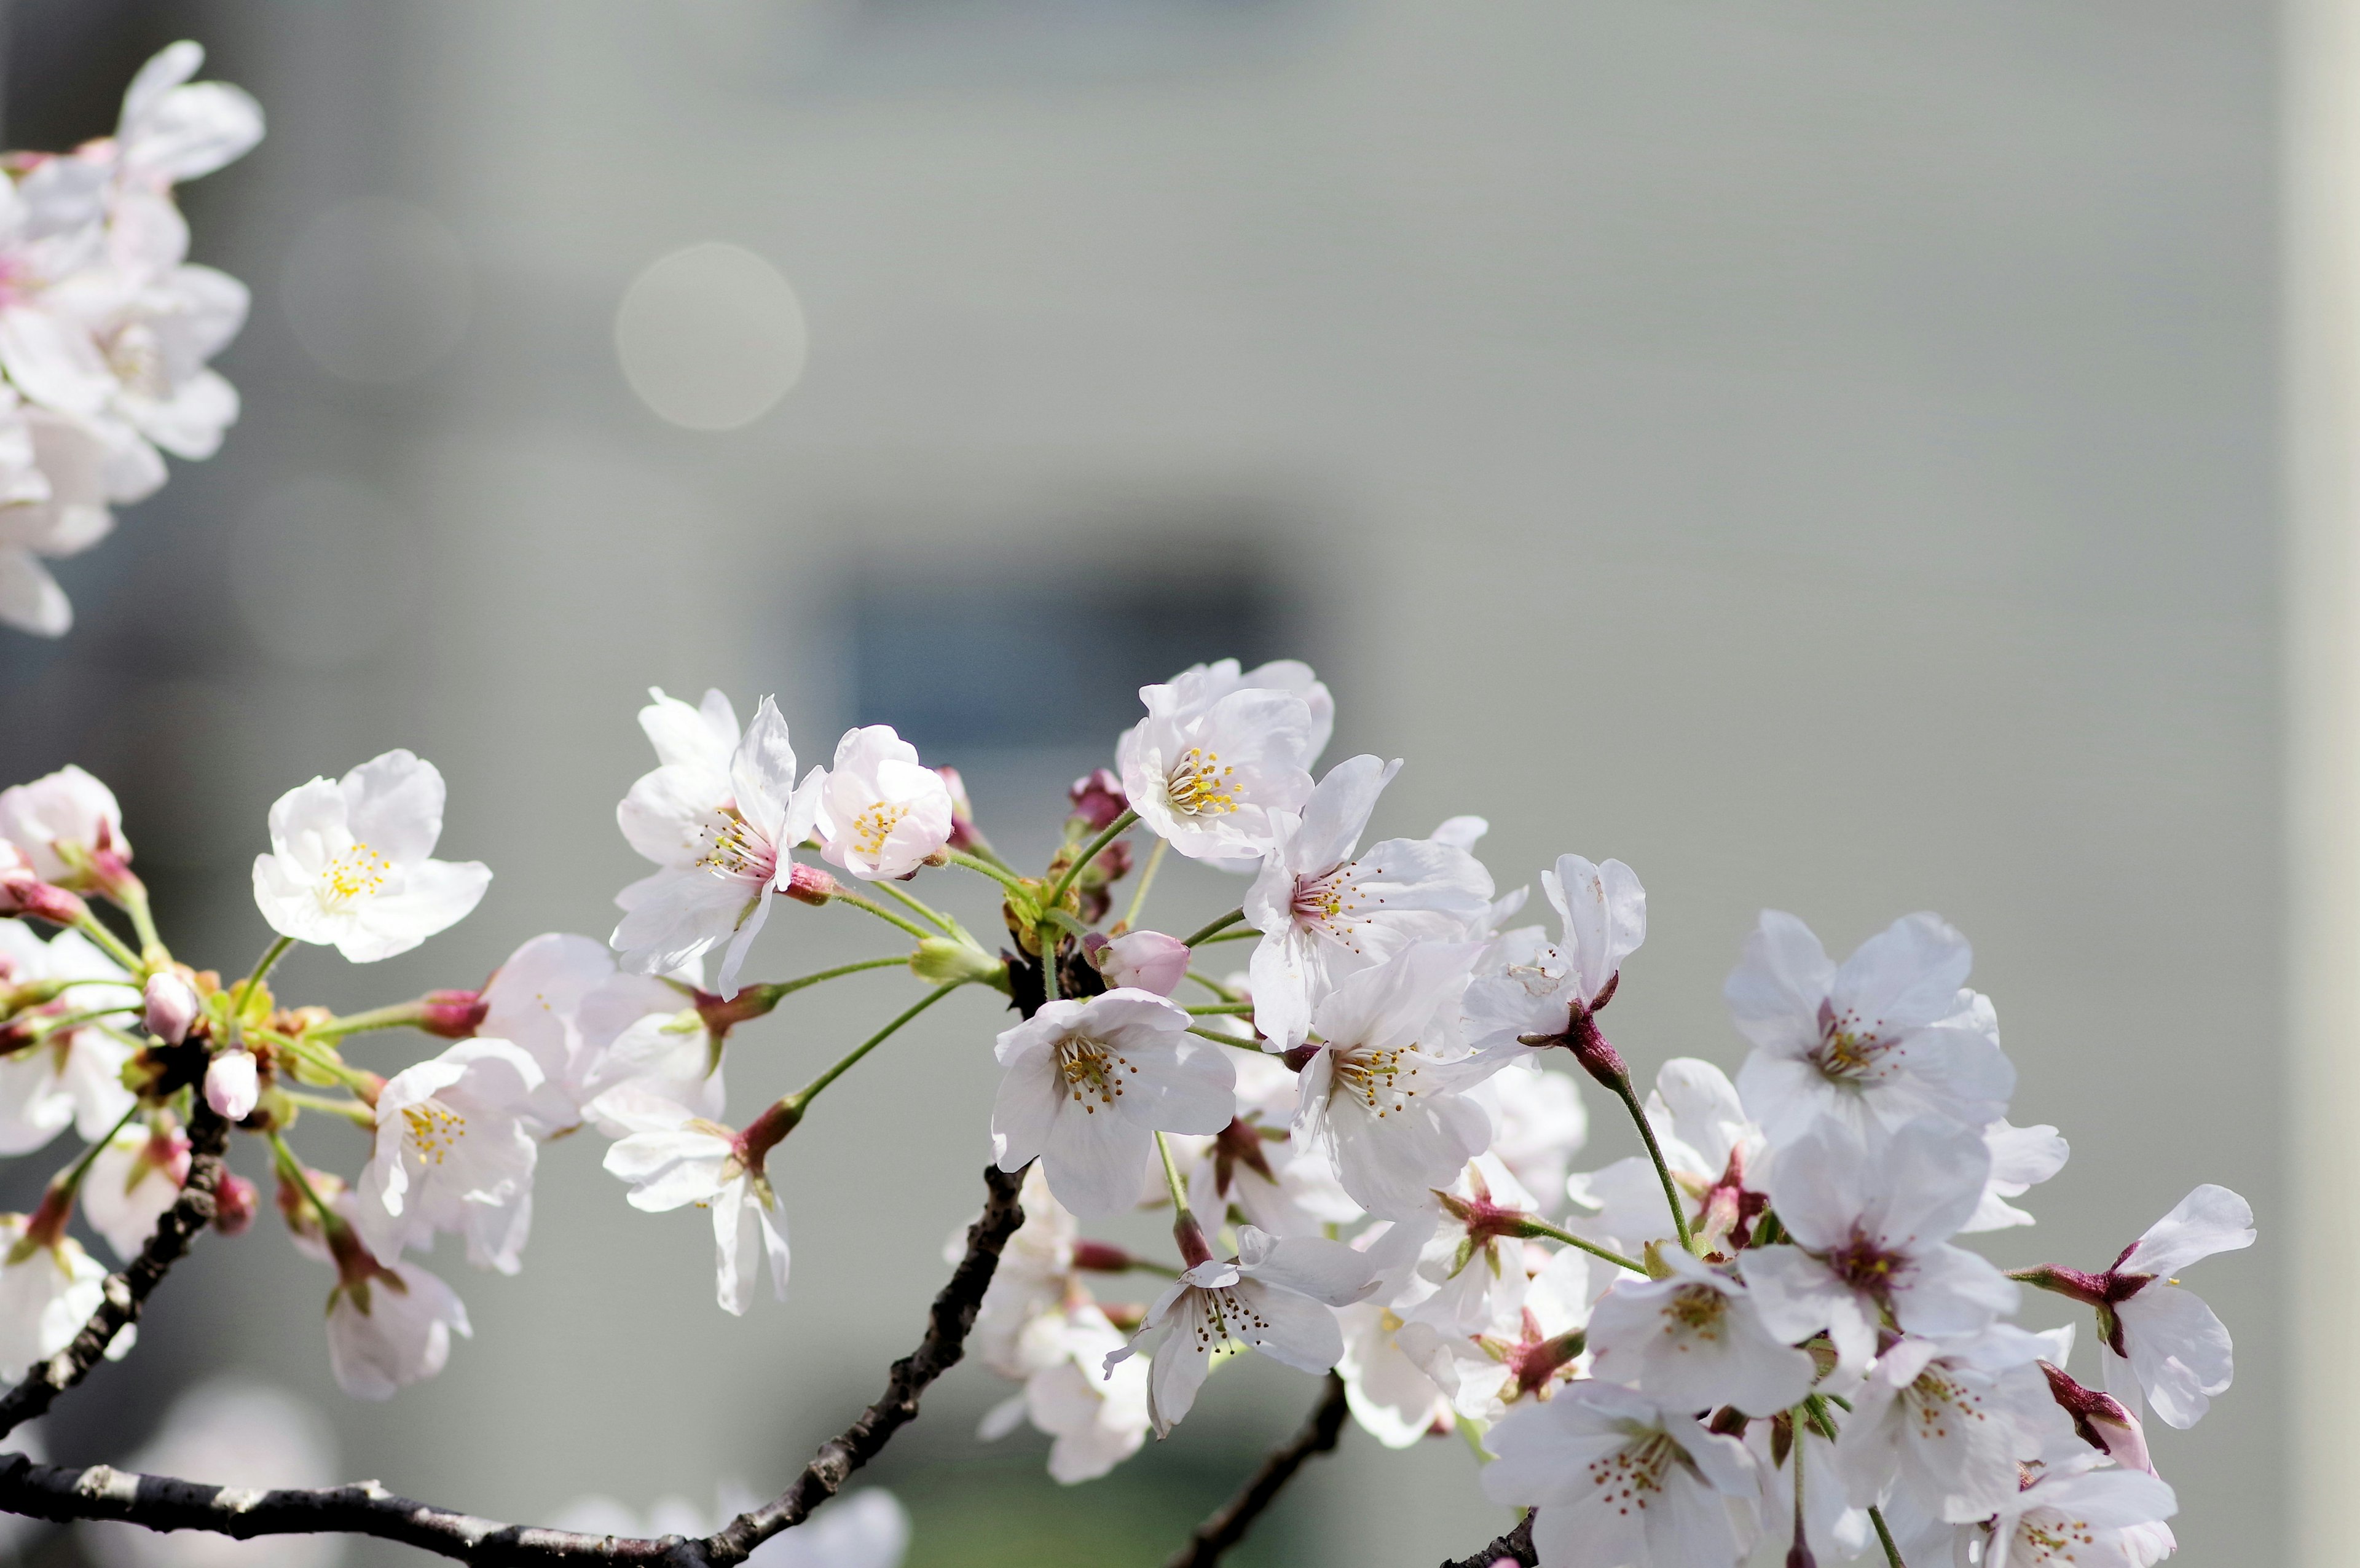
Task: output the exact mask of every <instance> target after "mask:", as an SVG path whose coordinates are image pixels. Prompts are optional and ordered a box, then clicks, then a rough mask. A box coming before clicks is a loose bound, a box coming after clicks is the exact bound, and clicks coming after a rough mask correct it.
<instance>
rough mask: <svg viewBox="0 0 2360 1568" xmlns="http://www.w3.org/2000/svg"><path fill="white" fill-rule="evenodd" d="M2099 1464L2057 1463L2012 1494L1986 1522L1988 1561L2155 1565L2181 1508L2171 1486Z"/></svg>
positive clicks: (2023, 1565) (2039, 1567)
mask: <svg viewBox="0 0 2360 1568" xmlns="http://www.w3.org/2000/svg"><path fill="white" fill-rule="evenodd" d="M2099 1463H2100V1461H2099V1459H2098V1456H2097V1455H2096V1454H2091V1455H2089V1456H2088V1457H2086V1458H2084V1459H2081V1460H2078V1461H2076V1462H2074V1463H2071V1464H2064V1465H2050V1466H2049V1467H2048V1468H2046V1469H2044V1470H2043V1471H2041V1472H2040V1473H2039V1474H2038V1475H2035V1476H2034V1477H2033V1478H2032V1479H2031V1480H2030V1482H2029V1483H2028V1484H2027V1486H2025V1487H2024V1488H2023V1489H2022V1490H2021V1491H2018V1492H2016V1493H2015V1494H2014V1495H2013V1496H2012V1497H2009V1498H2008V1499H2007V1501H2006V1503H2005V1506H2003V1507H2002V1508H2000V1509H1999V1511H1998V1513H1997V1516H1996V1517H1995V1518H1994V1519H1992V1520H1991V1522H1990V1523H1988V1524H1987V1525H1985V1526H1984V1527H1983V1529H1984V1531H1985V1535H1986V1539H1985V1541H1984V1544H1983V1559H1982V1561H1983V1568H2048V1565H2049V1564H2051V1563H2070V1564H2072V1565H2073V1568H2148V1565H2149V1564H2150V1563H2154V1562H2155V1561H2156V1559H2157V1558H2158V1557H2160V1556H2162V1555H2163V1554H2164V1552H2168V1551H2169V1549H2170V1546H2171V1544H2172V1542H2171V1532H2170V1530H2169V1529H2168V1528H2167V1527H2165V1526H2164V1524H2163V1521H2164V1520H2165V1519H2169V1518H2170V1517H2171V1516H2172V1515H2173V1514H2174V1513H2176V1512H2178V1511H2179V1508H2180V1502H2179V1499H2178V1498H2177V1497H2173V1496H2172V1491H2171V1488H2170V1487H2169V1486H2165V1485H2164V1484H2163V1483H2162V1482H2161V1481H2158V1480H2157V1479H2156V1478H2155V1477H2154V1476H2152V1475H2142V1474H2141V1473H2140V1472H2138V1471H2136V1470H2107V1469H2099V1468H2097V1467H2096V1466H2097V1465H2098V1464H2099ZM2158 1546H2161V1547H2162V1548H2163V1551H2158V1550H2156V1548H2157V1547H2158Z"/></svg>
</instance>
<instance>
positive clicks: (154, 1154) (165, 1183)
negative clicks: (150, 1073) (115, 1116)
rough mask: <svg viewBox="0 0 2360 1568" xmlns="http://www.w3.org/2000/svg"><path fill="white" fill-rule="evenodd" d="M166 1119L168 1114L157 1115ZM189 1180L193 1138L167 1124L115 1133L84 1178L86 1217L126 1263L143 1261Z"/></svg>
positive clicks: (130, 1127) (131, 1127) (131, 1126)
mask: <svg viewBox="0 0 2360 1568" xmlns="http://www.w3.org/2000/svg"><path fill="white" fill-rule="evenodd" d="M154 1114H155V1115H156V1116H158V1117H159V1118H160V1117H164V1116H166V1113H163V1112H160V1111H159V1112H156V1113H154ZM188 1179H189V1138H188V1135H187V1134H186V1133H183V1132H181V1131H180V1129H179V1128H178V1127H173V1126H172V1125H171V1124H170V1122H169V1119H164V1120H159V1121H158V1124H157V1125H155V1126H153V1127H146V1126H142V1125H140V1124H139V1123H137V1122H133V1123H130V1124H129V1125H127V1126H125V1127H117V1128H115V1133H114V1136H113V1137H111V1138H108V1139H107V1140H106V1144H105V1146H104V1148H102V1149H100V1150H99V1151H98V1153H97V1154H96V1155H94V1156H93V1158H92V1160H91V1164H90V1172H89V1174H88V1175H86V1176H84V1177H83V1178H82V1193H81V1197H82V1214H83V1217H85V1218H86V1219H88V1220H89V1221H90V1225H91V1228H92V1229H93V1230H94V1231H96V1232H98V1234H99V1235H100V1236H104V1237H105V1238H106V1245H107V1246H108V1247H112V1248H114V1250H115V1257H117V1258H121V1259H123V1261H125V1262H126V1263H128V1262H130V1261H131V1260H132V1259H133V1258H137V1257H138V1256H139V1249H140V1248H141V1247H145V1246H147V1238H148V1237H149V1236H153V1235H155V1234H156V1222H157V1221H158V1220H159V1219H161V1218H162V1217H163V1216H164V1211H165V1210H167V1209H169V1208H170V1207H171V1206H172V1204H173V1203H175V1202H177V1201H178V1200H179V1198H180V1187H181V1184H182V1183H183V1182H185V1181H188Z"/></svg>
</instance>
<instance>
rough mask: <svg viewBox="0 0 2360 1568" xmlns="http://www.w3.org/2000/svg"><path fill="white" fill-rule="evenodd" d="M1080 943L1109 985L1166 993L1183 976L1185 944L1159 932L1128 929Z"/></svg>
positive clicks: (1172, 988) (1170, 991) (1174, 987)
mask: <svg viewBox="0 0 2360 1568" xmlns="http://www.w3.org/2000/svg"><path fill="white" fill-rule="evenodd" d="M1092 934H1093V935H1095V934H1096V933H1095V932H1093V933H1092ZM1083 945H1084V951H1085V952H1087V953H1088V955H1089V960H1090V963H1091V964H1094V965H1096V966H1097V968H1098V973H1099V974H1101V975H1105V976H1106V983H1107V984H1108V985H1110V986H1120V985H1131V986H1136V987H1137V988H1138V989H1140V990H1142V991H1153V992H1154V993H1155V994H1156V995H1157V996H1170V995H1172V993H1173V992H1175V991H1176V990H1178V989H1179V988H1180V982H1181V981H1182V980H1183V979H1185V978H1186V977H1187V974H1188V944H1187V943H1186V942H1182V941H1181V940H1180V939H1179V938H1178V937H1176V936H1166V935H1164V933H1163V932H1162V931H1130V932H1127V933H1125V934H1124V935H1121V936H1119V937H1116V938H1114V939H1113V940H1112V941H1110V942H1097V943H1093V942H1088V941H1087V939H1086V940H1085V942H1084V944H1083Z"/></svg>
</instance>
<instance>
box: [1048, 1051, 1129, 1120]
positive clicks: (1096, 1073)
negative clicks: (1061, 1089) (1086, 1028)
mask: <svg viewBox="0 0 2360 1568" xmlns="http://www.w3.org/2000/svg"><path fill="white" fill-rule="evenodd" d="M1057 1071H1058V1072H1059V1073H1062V1074H1064V1076H1065V1090H1066V1092H1067V1093H1068V1094H1071V1095H1073V1097H1074V1102H1075V1103H1076V1105H1080V1106H1081V1107H1082V1109H1083V1111H1084V1112H1086V1113H1087V1114H1088V1115H1090V1116H1096V1115H1098V1105H1106V1106H1109V1107H1111V1106H1112V1105H1114V1103H1115V1102H1116V1101H1117V1100H1120V1098H1122V1078H1123V1074H1125V1073H1131V1074H1132V1075H1133V1076H1136V1075H1137V1074H1138V1073H1139V1069H1138V1068H1136V1067H1133V1066H1132V1065H1131V1062H1130V1059H1129V1058H1127V1057H1125V1056H1124V1055H1123V1054H1122V1052H1120V1051H1117V1050H1115V1049H1114V1047H1112V1046H1110V1045H1109V1044H1108V1043H1107V1042H1106V1041H1104V1040H1092V1039H1090V1038H1089V1037H1087V1035H1067V1036H1066V1037H1065V1039H1063V1040H1059V1041H1058V1042H1057ZM1092 1101H1096V1102H1097V1104H1096V1105H1093V1104H1091V1102H1092Z"/></svg>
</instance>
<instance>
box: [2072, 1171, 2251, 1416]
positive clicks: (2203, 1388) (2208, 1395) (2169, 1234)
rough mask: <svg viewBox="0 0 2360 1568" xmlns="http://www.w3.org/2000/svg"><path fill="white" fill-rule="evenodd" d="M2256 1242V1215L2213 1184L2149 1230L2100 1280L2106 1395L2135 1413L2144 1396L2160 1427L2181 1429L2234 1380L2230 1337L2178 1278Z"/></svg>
mask: <svg viewBox="0 0 2360 1568" xmlns="http://www.w3.org/2000/svg"><path fill="white" fill-rule="evenodd" d="M2253 1245H2254V1211H2253V1207H2252V1205H2250V1204H2248V1203H2246V1202H2245V1199H2243V1198H2241V1197H2239V1196H2238V1195H2237V1194H2236V1193H2234V1192H2231V1191H2229V1189H2228V1188H2226V1187H2216V1186H2213V1185H2212V1184H2211V1183H2210V1182H2208V1183H2206V1184H2205V1185H2203V1186H2202V1187H2199V1188H2197V1189H2196V1190H2195V1191H2194V1192H2191V1193H2189V1194H2188V1196H2186V1197H2185V1198H2182V1199H2180V1203H2179V1206H2178V1207H2176V1208H2174V1209H2173V1210H2172V1211H2171V1213H2169V1214H2166V1215H2164V1216H2163V1218H2161V1219H2159V1220H2158V1221H2156V1222H2155V1224H2154V1225H2150V1226H2148V1227H2147V1234H2146V1235H2144V1236H2140V1237H2139V1238H2138V1240H2137V1241H2136V1242H2135V1243H2133V1244H2132V1246H2131V1247H2130V1249H2129V1250H2128V1251H2127V1252H2125V1253H2124V1254H2123V1256H2122V1258H2120V1259H2119V1260H2117V1261H2116V1263H2115V1264H2114V1268H2112V1269H2109V1270H2107V1272H2106V1274H2105V1276H2104V1277H2103V1278H2104V1279H2105V1280H2106V1281H2108V1283H2109V1284H2110V1285H2111V1287H2112V1288H2111V1289H2106V1290H2104V1291H2103V1294H2104V1295H2105V1296H2106V1297H2107V1298H2108V1299H2109V1305H2110V1306H2111V1308H2112V1312H2113V1318H2114V1322H2113V1323H2112V1324H2111V1325H2110V1326H2109V1325H2108V1324H2107V1323H2106V1321H2105V1319H2104V1317H2103V1316H2102V1317H2101V1318H2100V1320H2099V1322H2100V1325H2101V1333H2100V1345H2101V1347H2102V1356H2101V1365H2102V1366H2103V1367H2104V1369H2105V1384H2106V1392H2108V1393H2110V1394H2112V1395H2114V1397H2115V1398H2116V1399H2120V1400H2122V1401H2123V1403H2124V1404H2125V1405H2126V1406H2128V1407H2129V1408H2130V1411H2131V1413H2132V1414H2133V1415H2136V1414H2137V1413H2138V1410H2139V1395H2140V1394H2141V1393H2142V1392H2144V1393H2145V1394H2146V1396H2147V1401H2148V1402H2149V1403H2150V1404H2152V1405H2154V1407H2155V1413H2156V1414H2157V1415H2158V1416H2161V1417H2162V1418H2163V1421H2164V1424H2165V1425H2167V1426H2174V1427H2178V1428H2180V1429H2181V1430H2182V1431H2185V1430H2186V1429H2188V1428H2189V1427H2191V1426H2194V1425H2195V1424H2196V1423H2197V1422H2198V1421H2201V1420H2202V1419H2203V1416H2204V1412H2205V1410H2208V1409H2210V1408H2211V1406H2212V1396H2214V1395H2215V1394H2219V1393H2223V1392H2224V1391H2226V1390H2227V1388H2228V1387H2229V1383H2230V1379H2231V1378H2232V1377H2234V1374H2235V1364H2234V1359H2233V1357H2232V1356H2231V1346H2230V1343H2229V1331H2228V1329H2227V1328H2226V1327H2224V1326H2223V1324H2222V1322H2221V1320H2220V1318H2219V1317H2218V1316H2216V1315H2215V1314H2214V1313H2213V1311H2212V1308H2211V1307H2209V1306H2206V1305H2205V1304H2204V1301H2203V1299H2202V1297H2200V1296H2198V1295H2197V1294H2196V1293H2195V1292H2194V1291H2193V1290H2183V1289H2182V1288H2181V1287H2180V1281H2179V1279H2177V1278H2175V1276H2177V1275H2178V1274H2179V1272H2180V1270H2181V1269H2185V1268H2187V1267H2188V1266H2189V1265H2190V1264H2191V1263H2194V1262H2196V1261H2197V1260H2198V1259H2200V1258H2210V1257H2212V1255H2213V1254H2214V1253H2216V1252H2234V1251H2236V1250H2238V1249H2239V1248H2241V1247H2251V1246H2253Z"/></svg>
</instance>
